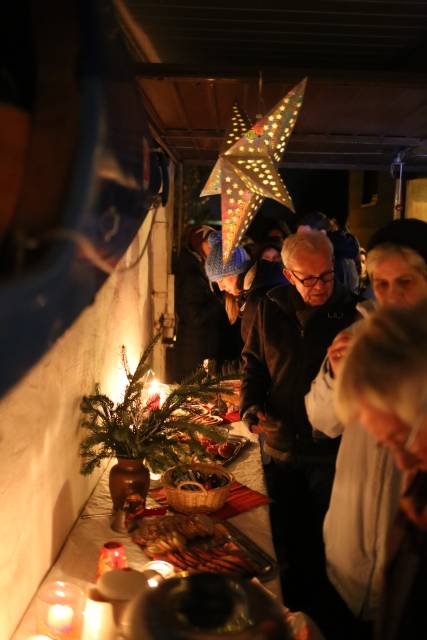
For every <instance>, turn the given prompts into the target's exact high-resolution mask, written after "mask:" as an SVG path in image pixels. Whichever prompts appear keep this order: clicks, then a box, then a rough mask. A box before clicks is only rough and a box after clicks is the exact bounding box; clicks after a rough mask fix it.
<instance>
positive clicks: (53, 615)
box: [37, 580, 84, 640]
mask: <svg viewBox="0 0 427 640" xmlns="http://www.w3.org/2000/svg"><path fill="white" fill-rule="evenodd" d="M83 605H84V593H83V591H82V590H81V589H80V588H79V587H78V586H77V585H74V584H70V583H67V582H62V581H61V580H57V581H56V582H51V583H48V584H46V585H44V586H43V587H42V588H41V589H40V591H39V593H38V595H37V630H38V631H39V632H40V633H41V634H45V636H46V637H48V638H53V639H54V640H78V639H79V638H80V634H81V627H82V612H83ZM45 636H42V637H45Z"/></svg>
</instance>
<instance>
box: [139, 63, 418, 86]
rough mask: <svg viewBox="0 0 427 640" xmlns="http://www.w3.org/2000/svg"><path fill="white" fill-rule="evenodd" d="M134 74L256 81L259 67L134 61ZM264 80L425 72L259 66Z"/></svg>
mask: <svg viewBox="0 0 427 640" xmlns="http://www.w3.org/2000/svg"><path fill="white" fill-rule="evenodd" d="M134 71H135V74H136V75H137V76H139V77H140V78H145V79H149V78H151V79H155V80H166V81H172V82H176V81H178V80H179V82H208V83H209V82H210V83H212V82H213V81H215V82H236V81H255V82H258V78H259V72H260V70H259V69H257V68H256V67H254V66H251V67H243V66H242V67H238V68H236V67H229V68H225V67H223V66H221V67H215V66H208V65H184V64H163V63H135V67H134ZM262 74H263V78H264V82H272V83H274V82H278V83H279V82H286V83H290V84H291V83H296V82H298V81H300V80H301V78H304V77H305V76H308V77H309V79H310V84H331V83H333V84H346V85H370V84H373V85H377V86H378V85H390V86H399V87H413V86H416V87H417V88H420V87H426V91H427V73H418V72H411V71H405V72H400V71H398V72H393V71H380V72H377V71H358V70H356V71H355V70H326V69H282V68H280V69H275V68H274V67H268V68H265V69H262Z"/></svg>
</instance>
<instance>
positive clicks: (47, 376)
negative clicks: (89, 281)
mask: <svg viewBox="0 0 427 640" xmlns="http://www.w3.org/2000/svg"><path fill="white" fill-rule="evenodd" d="M168 212H169V213H170V212H171V208H170V207H168ZM157 215H160V217H161V219H162V220H165V221H166V222H167V220H166V217H165V210H163V209H161V210H159V211H158V212H157ZM152 217H153V214H152V213H151V212H150V213H149V214H148V216H147V218H146V220H145V222H144V224H143V226H142V228H141V230H140V232H139V234H138V236H137V238H136V239H135V240H134V242H133V244H132V245H131V246H130V248H129V249H128V251H127V253H126V255H125V256H124V258H123V259H122V261H121V262H120V264H119V265H118V267H117V268H116V270H115V271H114V273H113V274H112V275H111V276H110V277H109V278H108V280H107V281H106V282H105V284H104V285H103V287H102V288H101V289H100V291H99V292H98V294H97V296H96V299H95V302H94V304H93V305H92V306H91V307H89V308H87V309H86V310H85V311H84V312H83V313H82V314H81V315H80V317H79V318H78V319H77V320H76V321H75V323H74V324H73V326H72V327H71V328H70V329H69V330H68V331H67V332H66V333H65V334H64V335H63V336H62V337H61V339H60V340H58V342H57V343H56V344H55V345H54V346H53V348H52V349H51V350H50V351H49V353H47V354H46V355H45V356H44V357H43V358H42V359H41V360H40V361H39V362H38V363H37V364H36V366H34V367H33V369H32V370H31V371H29V372H28V374H27V375H26V376H25V378H24V379H22V380H21V381H20V382H19V383H18V384H17V385H16V387H15V388H13V389H12V390H11V391H10V392H9V393H8V394H7V395H6V396H5V397H4V398H2V399H1V400H0V461H1V462H0V492H1V496H0V510H1V517H0V594H1V597H0V640H7V638H9V637H10V635H11V634H12V632H13V630H14V628H15V627H16V625H17V624H18V622H19V620H20V618H21V616H22V615H23V613H24V611H25V609H26V607H27V605H28V603H29V601H30V599H31V598H32V596H33V594H34V592H35V590H36V589H37V586H38V584H39V583H40V581H41V579H42V578H43V576H44V575H45V573H46V572H47V571H48V569H49V568H50V566H51V564H52V562H53V561H54V559H55V557H56V555H57V554H58V551H59V550H60V548H61V546H62V544H63V542H64V539H65V537H66V536H67V534H68V532H69V530H70V529H71V527H72V525H73V523H74V521H75V519H76V517H77V515H78V514H79V512H80V510H81V508H82V506H83V504H84V502H85V501H86V499H87V497H88V496H89V494H90V492H91V490H92V489H93V487H94V484H95V482H96V480H97V478H98V475H99V474H93V476H92V477H89V478H88V477H83V476H81V475H80V474H79V466H80V458H79V454H78V449H79V439H80V437H81V435H82V432H81V429H79V426H78V423H79V416H80V412H79V403H80V399H81V396H82V395H83V394H84V393H90V392H91V391H92V390H93V386H94V383H95V382H100V383H101V387H102V389H103V390H104V391H105V392H106V393H108V394H112V395H115V396H117V395H118V393H119V392H120V389H121V388H122V386H123V383H124V378H123V375H122V371H121V366H120V346H121V345H122V344H125V345H126V346H127V351H128V358H129V364H130V367H131V368H133V367H134V366H135V365H136V363H137V360H138V357H139V355H140V353H141V352H142V350H143V348H144V347H145V345H146V343H147V341H148V340H149V339H150V337H151V335H152V327H153V322H154V320H155V318H153V315H152V314H153V305H152V271H153V269H152V264H153V263H155V264H156V270H159V271H161V272H164V273H166V271H167V264H168V255H167V254H166V255H165V254H163V255H158V252H156V247H154V246H153V234H151V235H150V237H149V241H148V244H147V249H146V251H145V252H144V253H143V255H142V257H141V251H142V249H143V247H144V245H145V243H146V239H147V238H148V236H149V233H150V228H151V223H152ZM162 228H163V229H164V233H166V234H167V233H168V224H165V223H163V225H162ZM164 247H165V245H164V244H163V250H162V253H163V252H164ZM168 251H170V245H169V247H168ZM135 262H136V263H137V264H134V263H135Z"/></svg>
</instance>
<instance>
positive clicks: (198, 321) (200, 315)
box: [174, 248, 229, 380]
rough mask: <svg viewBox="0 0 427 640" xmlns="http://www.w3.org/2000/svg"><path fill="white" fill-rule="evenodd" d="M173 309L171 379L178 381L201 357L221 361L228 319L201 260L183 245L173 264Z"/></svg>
mask: <svg viewBox="0 0 427 640" xmlns="http://www.w3.org/2000/svg"><path fill="white" fill-rule="evenodd" d="M175 310H176V314H177V319H178V324H177V339H176V346H175V376H174V377H175V379H176V380H181V379H182V378H184V377H185V376H187V375H189V374H190V373H192V372H193V371H194V370H195V369H197V367H198V366H200V365H201V364H202V363H203V360H204V359H205V358H212V359H214V360H216V361H221V360H222V358H223V343H224V335H225V333H226V332H227V331H228V325H229V323H228V319H227V315H226V313H225V310H224V306H223V304H222V301H221V299H220V298H219V297H217V296H216V295H215V293H214V292H213V291H212V289H211V286H210V284H209V280H208V278H207V276H206V273H205V269H204V263H203V261H202V259H201V257H199V256H198V255H197V254H195V253H194V252H192V251H190V250H189V249H187V248H185V249H183V250H182V252H181V254H180V255H179V257H178V260H177V263H176V266H175Z"/></svg>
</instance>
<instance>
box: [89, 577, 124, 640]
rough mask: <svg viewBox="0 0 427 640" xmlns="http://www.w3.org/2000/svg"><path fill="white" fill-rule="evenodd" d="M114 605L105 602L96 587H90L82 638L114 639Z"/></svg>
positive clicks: (96, 639)
mask: <svg viewBox="0 0 427 640" xmlns="http://www.w3.org/2000/svg"><path fill="white" fill-rule="evenodd" d="M115 637H116V633H115V624H114V618H113V605H112V604H111V602H103V601H102V600H101V599H100V596H99V594H98V592H97V590H96V589H90V590H89V593H88V598H87V600H86V608H85V611H84V623H83V633H82V640H114V638H115Z"/></svg>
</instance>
